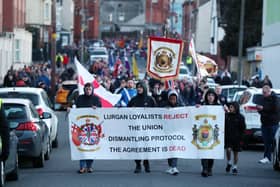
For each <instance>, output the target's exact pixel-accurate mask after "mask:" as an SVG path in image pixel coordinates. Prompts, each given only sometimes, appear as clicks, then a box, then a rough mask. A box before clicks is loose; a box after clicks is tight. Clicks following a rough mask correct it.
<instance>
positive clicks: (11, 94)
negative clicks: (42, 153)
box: [0, 87, 58, 147]
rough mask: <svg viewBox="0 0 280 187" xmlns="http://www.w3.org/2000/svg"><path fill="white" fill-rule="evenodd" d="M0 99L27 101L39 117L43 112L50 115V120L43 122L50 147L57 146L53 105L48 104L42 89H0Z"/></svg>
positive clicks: (56, 123)
mask: <svg viewBox="0 0 280 187" xmlns="http://www.w3.org/2000/svg"><path fill="white" fill-rule="evenodd" d="M0 98H22V99H29V100H30V101H31V102H32V103H33V105H34V106H35V107H36V110H37V112H38V113H39V115H42V114H43V112H48V113H50V114H51V118H49V119H43V120H44V121H45V122H46V124H47V126H48V129H49V134H50V140H51V143H52V147H57V146H58V138H57V137H58V133H57V126H58V119H57V116H56V114H55V112H54V110H53V108H54V107H53V104H52V103H51V102H50V100H49V97H48V95H47V93H46V92H45V91H44V90H43V89H41V88H31V87H12V88H0Z"/></svg>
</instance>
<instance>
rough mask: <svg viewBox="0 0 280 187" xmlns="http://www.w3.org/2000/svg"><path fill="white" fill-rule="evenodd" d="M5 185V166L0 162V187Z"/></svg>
mask: <svg viewBox="0 0 280 187" xmlns="http://www.w3.org/2000/svg"><path fill="white" fill-rule="evenodd" d="M4 185H5V166H4V161H2V160H1V161H0V187H4Z"/></svg>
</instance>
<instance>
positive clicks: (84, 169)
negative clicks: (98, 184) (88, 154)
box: [77, 168, 87, 174]
mask: <svg viewBox="0 0 280 187" xmlns="http://www.w3.org/2000/svg"><path fill="white" fill-rule="evenodd" d="M77 172H78V173H79V174H83V173H86V172H87V169H86V168H82V169H79V170H78V171H77Z"/></svg>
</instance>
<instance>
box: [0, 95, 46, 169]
mask: <svg viewBox="0 0 280 187" xmlns="http://www.w3.org/2000/svg"><path fill="white" fill-rule="evenodd" d="M3 104H4V110H5V114H6V117H7V120H8V121H9V123H10V124H11V127H12V128H14V129H15V133H16V135H17V137H18V139H19V143H18V154H19V156H20V157H28V158H31V159H32V162H33V166H34V167H43V166H44V161H45V160H49V159H50V152H51V141H50V136H49V130H48V127H47V125H46V123H45V122H44V121H43V120H42V119H49V118H50V117H51V114H50V113H48V112H43V114H42V116H39V114H38V112H37V111H36V108H35V107H34V105H33V104H32V103H31V101H30V100H28V99H3Z"/></svg>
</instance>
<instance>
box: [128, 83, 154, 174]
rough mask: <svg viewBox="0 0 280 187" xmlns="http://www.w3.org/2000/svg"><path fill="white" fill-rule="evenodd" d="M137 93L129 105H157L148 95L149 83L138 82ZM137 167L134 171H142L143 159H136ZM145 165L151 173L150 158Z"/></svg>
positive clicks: (146, 169)
mask: <svg viewBox="0 0 280 187" xmlns="http://www.w3.org/2000/svg"><path fill="white" fill-rule="evenodd" d="M136 90H137V94H136V96H134V97H133V98H131V100H130V101H129V102H128V104H127V106H128V107H156V106H157V104H156V102H155V100H154V98H153V97H151V96H149V95H148V91H147V85H146V83H145V82H143V81H140V82H138V83H137V84H136ZM135 163H136V167H135V170H134V173H140V172H141V160H135ZM143 165H144V167H145V172H146V173H150V172H151V171H150V164H149V161H148V160H144V162H143Z"/></svg>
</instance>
